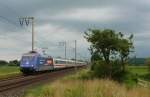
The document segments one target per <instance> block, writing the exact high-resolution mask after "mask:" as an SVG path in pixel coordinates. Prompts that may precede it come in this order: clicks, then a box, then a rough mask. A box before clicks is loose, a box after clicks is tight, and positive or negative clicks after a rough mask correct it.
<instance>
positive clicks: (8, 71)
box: [0, 66, 20, 78]
mask: <svg viewBox="0 0 150 97" xmlns="http://www.w3.org/2000/svg"><path fill="white" fill-rule="evenodd" d="M19 73H20V70H19V67H17V66H0V78H6V77H9V76H13V75H16V74H19Z"/></svg>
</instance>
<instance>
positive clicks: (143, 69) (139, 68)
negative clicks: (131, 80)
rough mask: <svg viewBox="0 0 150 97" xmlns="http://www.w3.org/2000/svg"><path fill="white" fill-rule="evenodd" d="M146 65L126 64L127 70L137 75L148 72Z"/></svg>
mask: <svg viewBox="0 0 150 97" xmlns="http://www.w3.org/2000/svg"><path fill="white" fill-rule="evenodd" d="M147 68H148V67H147V66H128V70H129V71H130V72H131V73H133V74H137V75H146V74H148V69H147Z"/></svg>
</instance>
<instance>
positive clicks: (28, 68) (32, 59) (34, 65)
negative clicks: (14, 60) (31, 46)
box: [20, 51, 86, 73]
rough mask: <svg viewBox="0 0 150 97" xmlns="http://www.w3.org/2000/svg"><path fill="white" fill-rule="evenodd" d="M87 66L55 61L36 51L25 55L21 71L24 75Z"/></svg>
mask: <svg viewBox="0 0 150 97" xmlns="http://www.w3.org/2000/svg"><path fill="white" fill-rule="evenodd" d="M82 65H86V64H85V62H79V61H76V64H75V61H73V60H66V59H54V58H52V57H51V56H48V55H43V54H40V53H38V52H35V51H31V52H29V53H25V54H23V56H22V58H21V62H20V70H21V71H22V72H23V73H29V72H38V71H47V70H50V71H51V70H55V69H62V68H69V67H74V66H82Z"/></svg>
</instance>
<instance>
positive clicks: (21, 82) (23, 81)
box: [0, 67, 81, 92]
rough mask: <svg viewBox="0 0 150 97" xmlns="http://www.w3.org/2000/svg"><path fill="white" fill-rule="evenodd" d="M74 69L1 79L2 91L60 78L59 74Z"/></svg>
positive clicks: (0, 90)
mask: <svg viewBox="0 0 150 97" xmlns="http://www.w3.org/2000/svg"><path fill="white" fill-rule="evenodd" d="M80 68H81V67H80ZM74 70H75V69H74V68H69V69H63V70H59V71H53V72H47V73H42V74H38V75H29V76H20V77H16V78H14V79H8V80H2V81H0V92H5V91H9V90H12V89H15V88H19V87H24V86H28V85H31V84H34V83H36V82H40V81H44V80H48V79H49V80H53V79H55V78H58V77H59V76H63V75H65V74H68V73H70V72H71V71H74Z"/></svg>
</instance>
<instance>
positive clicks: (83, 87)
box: [25, 79, 150, 97]
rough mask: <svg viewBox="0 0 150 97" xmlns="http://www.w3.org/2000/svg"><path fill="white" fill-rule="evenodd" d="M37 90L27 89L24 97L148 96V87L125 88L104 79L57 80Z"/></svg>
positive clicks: (149, 96) (149, 95) (149, 93)
mask: <svg viewBox="0 0 150 97" xmlns="http://www.w3.org/2000/svg"><path fill="white" fill-rule="evenodd" d="M38 90H40V91H34V92H33V91H32V92H31V91H28V92H29V93H28V94H27V95H26V96H25V97H150V89H148V88H143V87H136V88H135V87H134V88H132V89H127V88H126V87H125V86H124V85H120V84H118V83H116V82H114V81H110V80H104V79H103V80H98V79H95V80H59V81H56V82H54V83H52V84H50V85H46V86H43V87H41V89H38ZM37 92H38V94H39V95H37Z"/></svg>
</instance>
